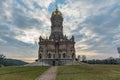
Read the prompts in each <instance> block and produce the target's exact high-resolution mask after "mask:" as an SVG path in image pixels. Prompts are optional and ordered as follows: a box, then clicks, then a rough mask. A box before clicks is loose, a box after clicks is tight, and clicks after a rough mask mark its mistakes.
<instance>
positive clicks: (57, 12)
mask: <svg viewBox="0 0 120 80" xmlns="http://www.w3.org/2000/svg"><path fill="white" fill-rule="evenodd" d="M52 16H62V13H61V12H60V11H59V10H58V7H57V6H56V10H55V11H54V12H52Z"/></svg>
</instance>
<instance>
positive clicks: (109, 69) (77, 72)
mask: <svg viewBox="0 0 120 80" xmlns="http://www.w3.org/2000/svg"><path fill="white" fill-rule="evenodd" d="M56 80H120V65H80V66H59V67H58V73H57V77H56Z"/></svg>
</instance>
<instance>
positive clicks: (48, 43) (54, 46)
mask: <svg viewBox="0 0 120 80" xmlns="http://www.w3.org/2000/svg"><path fill="white" fill-rule="evenodd" d="M50 20H51V34H50V36H49V38H45V39H44V38H42V36H40V37H39V43H38V44H39V50H38V60H37V61H40V62H44V63H47V64H49V65H64V64H66V63H67V62H70V61H73V60H75V58H76V54H75V41H74V36H71V38H70V39H68V38H67V36H66V35H64V34H63V16H62V13H61V12H60V11H59V10H58V8H57V7H56V10H55V11H53V12H52V15H51V18H50Z"/></svg>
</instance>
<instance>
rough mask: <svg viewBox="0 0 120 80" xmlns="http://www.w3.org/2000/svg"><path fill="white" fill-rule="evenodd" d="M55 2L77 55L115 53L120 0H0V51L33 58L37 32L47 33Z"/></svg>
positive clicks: (119, 43)
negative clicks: (73, 42)
mask: <svg viewBox="0 0 120 80" xmlns="http://www.w3.org/2000/svg"><path fill="white" fill-rule="evenodd" d="M56 4H57V5H58V9H59V11H61V12H62V15H63V18H64V22H63V32H64V35H65V34H66V35H67V36H68V38H71V36H72V35H74V37H75V42H76V44H75V48H76V54H77V55H86V57H87V59H105V58H108V57H115V58H117V57H118V52H117V47H120V0H0V54H4V55H5V56H6V57H7V58H13V59H20V60H23V61H27V62H34V60H35V59H37V56H38V48H39V46H38V44H37V43H38V40H39V36H40V35H41V36H42V37H43V38H46V37H48V36H49V35H50V30H51V29H50V27H51V22H50V17H51V14H52V12H53V11H54V10H55V6H56Z"/></svg>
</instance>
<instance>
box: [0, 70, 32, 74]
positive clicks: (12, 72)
mask: <svg viewBox="0 0 120 80" xmlns="http://www.w3.org/2000/svg"><path fill="white" fill-rule="evenodd" d="M31 71H34V70H24V71H11V72H6V73H0V75H6V74H14V73H22V72H31Z"/></svg>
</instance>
